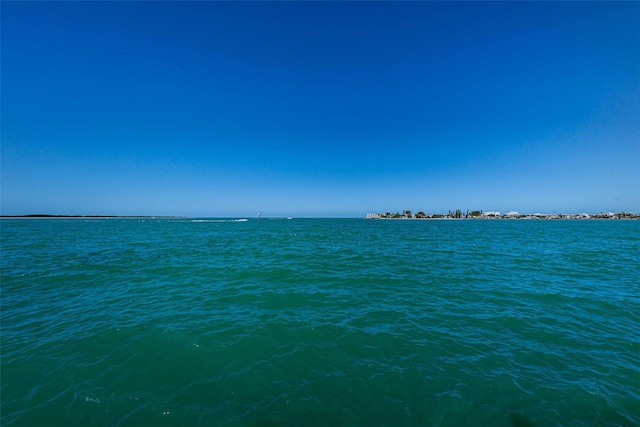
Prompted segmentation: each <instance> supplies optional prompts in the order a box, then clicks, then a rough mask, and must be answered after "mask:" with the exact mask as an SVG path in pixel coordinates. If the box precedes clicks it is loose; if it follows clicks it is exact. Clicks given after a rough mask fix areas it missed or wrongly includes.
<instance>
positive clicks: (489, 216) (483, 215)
mask: <svg viewBox="0 0 640 427" xmlns="http://www.w3.org/2000/svg"><path fill="white" fill-rule="evenodd" d="M365 219H384V220H422V219H439V220H445V219H470V220H478V219H479V220H482V219H486V220H503V219H504V220H515V219H527V220H541V219H549V220H566V219H573V220H592V219H606V220H620V219H622V220H624V219H633V220H638V219H640V214H633V213H630V212H617V213H614V212H601V213H597V214H587V213H580V214H541V213H535V214H520V213H518V212H509V213H507V214H504V215H500V212H495V211H492V212H482V211H473V212H471V213H469V211H467V212H466V213H462V211H460V210H458V211H456V212H449V213H448V214H425V213H423V212H419V213H417V214H415V215H414V214H412V213H411V211H404V212H403V213H402V214H400V213H398V212H397V213H395V214H390V213H388V212H387V213H384V214H381V213H368V214H367V215H366V217H365Z"/></svg>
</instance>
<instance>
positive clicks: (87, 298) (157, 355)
mask: <svg viewBox="0 0 640 427" xmlns="http://www.w3.org/2000/svg"><path fill="white" fill-rule="evenodd" d="M0 227H1V237H2V241H1V242H2V277H1V279H2V281H1V292H2V293H1V298H2V299H1V309H2V313H1V321H2V325H1V326H2V329H1V331H2V348H1V385H2V389H1V392H2V395H1V401H2V407H1V416H2V418H1V424H2V426H48V425H51V426H72V425H73V426H147V425H148V426H163V425H175V426H198V425H201V426H278V425H294V426H298V425H304V426H307V425H309V426H335V425H337V426H376V425H377V426H400V425H401V426H458V425H461V426H467V425H478V426H485V425H491V426H532V425H533V426H632V425H638V424H640V404H639V402H640V333H639V332H638V331H639V330H640V261H639V258H640V257H638V254H640V221H524V220H522V221H508V220H503V221H491V220H487V221H481V220H478V221H472V220H466V221H465V220H462V221H453V220H451V221H435V220H425V221H367V220H356V219H351V220H338V219H293V220H269V219H264V218H263V219H262V220H261V221H260V222H258V221H257V220H255V219H250V220H248V221H240V222H238V221H193V220H187V219H185V220H98V219H93V220H82V219H73V220H64V219H56V220H2V221H1V223H0Z"/></svg>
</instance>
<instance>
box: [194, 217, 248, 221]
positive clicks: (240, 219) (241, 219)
mask: <svg viewBox="0 0 640 427" xmlns="http://www.w3.org/2000/svg"><path fill="white" fill-rule="evenodd" d="M247 221H249V219H247V218H238V219H192V220H191V222H247Z"/></svg>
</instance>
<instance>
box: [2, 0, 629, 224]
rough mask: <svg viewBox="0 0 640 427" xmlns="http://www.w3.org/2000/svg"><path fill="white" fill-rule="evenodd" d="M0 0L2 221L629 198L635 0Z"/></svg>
mask: <svg viewBox="0 0 640 427" xmlns="http://www.w3.org/2000/svg"><path fill="white" fill-rule="evenodd" d="M1 8H2V9H1V19H2V26H1V31H2V40H1V43H2V53H1V55H2V56H1V61H2V68H1V73H2V74H1V76H2V87H1V89H2V98H1V101H2V110H1V114H2V123H1V125H2V141H1V143H2V153H1V156H2V158H1V162H2V163H1V210H0V211H1V213H2V214H5V215H8V214H28V213H55V214H120V215H128V214H142V215H145V214H151V215H194V216H255V215H256V214H257V213H258V212H262V215H263V216H278V215H287V216H355V217H362V216H364V215H365V213H367V212H385V211H391V212H395V211H398V210H400V211H401V210H403V209H410V210H412V211H414V212H417V211H419V210H422V211H424V212H427V213H437V212H445V213H446V212H447V211H448V210H450V209H451V210H455V209H462V210H466V209H471V210H475V209H478V210H479V209H483V210H485V211H486V210H499V211H502V212H506V211H510V210H517V211H520V212H527V213H536V212H542V213H554V212H563V213H574V212H599V211H608V210H613V211H620V210H625V211H633V212H638V211H640V2H453V3H445V2H401V3H397V2H394V3H392V2H348V3H344V2H204V1H202V2H117V1H107V2H35V1H29V2H11V1H3V2H2V5H1Z"/></svg>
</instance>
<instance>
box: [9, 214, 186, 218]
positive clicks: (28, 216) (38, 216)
mask: <svg viewBox="0 0 640 427" xmlns="http://www.w3.org/2000/svg"><path fill="white" fill-rule="evenodd" d="M180 218H187V217H184V216H166V215H48V214H32V215H0V219H180Z"/></svg>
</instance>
